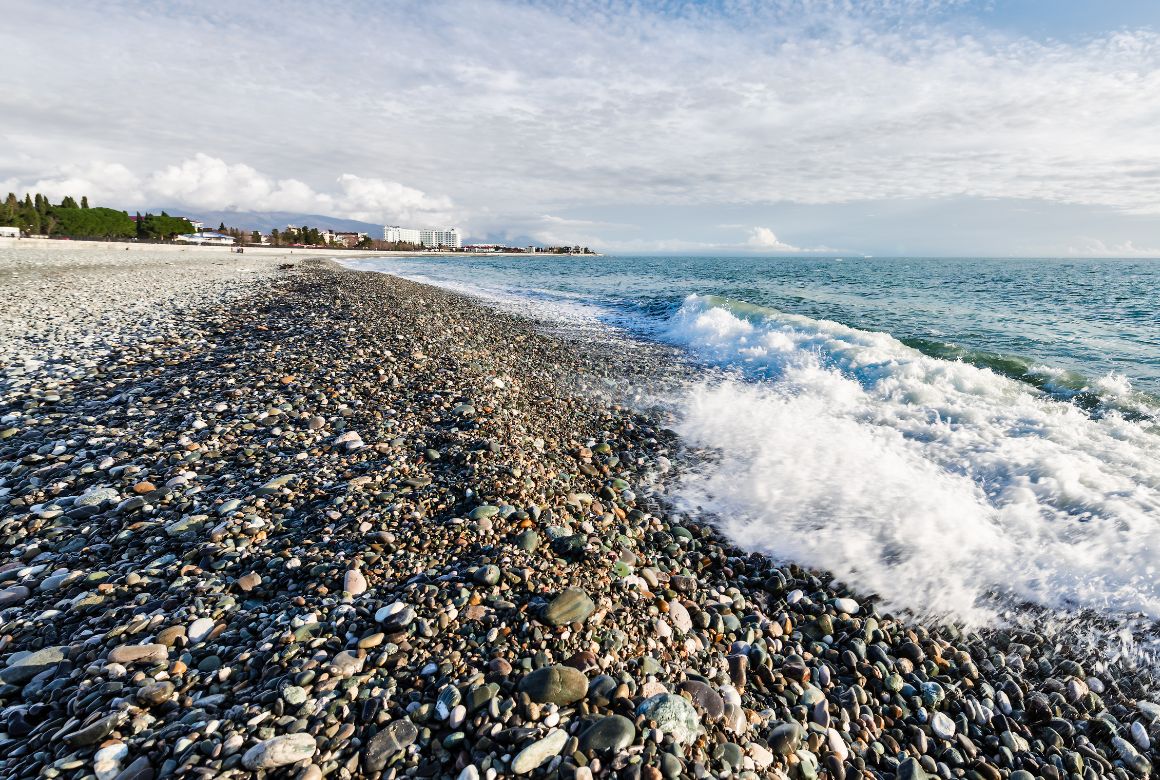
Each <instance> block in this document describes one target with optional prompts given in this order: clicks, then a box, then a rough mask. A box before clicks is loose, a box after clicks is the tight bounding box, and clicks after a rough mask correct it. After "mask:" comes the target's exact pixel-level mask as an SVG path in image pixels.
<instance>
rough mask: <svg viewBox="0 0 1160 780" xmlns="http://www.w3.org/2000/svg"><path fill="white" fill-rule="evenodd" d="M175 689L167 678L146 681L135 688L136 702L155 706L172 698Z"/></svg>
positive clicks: (146, 705)
mask: <svg viewBox="0 0 1160 780" xmlns="http://www.w3.org/2000/svg"><path fill="white" fill-rule="evenodd" d="M175 690H177V689H176V688H175V687H174V685H173V683H171V682H169V681H168V680H161V681H159V682H151V683H146V684H145V685H142V686H141V687H140V688H138V689H137V702H138V703H139V704H141V705H142V706H145V707H156V706H157V705H159V704H164V703H165V702H167V701H169V700H170V699H172V698H173V693H174V691H175Z"/></svg>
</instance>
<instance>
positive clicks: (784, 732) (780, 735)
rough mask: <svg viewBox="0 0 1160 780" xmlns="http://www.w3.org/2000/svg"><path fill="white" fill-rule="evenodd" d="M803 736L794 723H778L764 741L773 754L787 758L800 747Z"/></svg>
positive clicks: (799, 727)
mask: <svg viewBox="0 0 1160 780" xmlns="http://www.w3.org/2000/svg"><path fill="white" fill-rule="evenodd" d="M804 736H805V734H804V733H803V731H802V727H801V726H799V725H798V724H796V723H792V722H791V723H779V724H777V725H776V726H774V727H773V728H772V729H770V731H769V736H767V737H766V739H765V741H766V742H767V743H768V744H769V747H770V748H771V749H772V750H773V752H775V753H779V754H781V755H783V756H788V755H790V754H791V753H793V752H794V751H795V750H797V749H798V747H799V746H800V745H801V742H802V738H803V737H804Z"/></svg>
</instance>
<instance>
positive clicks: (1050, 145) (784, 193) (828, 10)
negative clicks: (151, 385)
mask: <svg viewBox="0 0 1160 780" xmlns="http://www.w3.org/2000/svg"><path fill="white" fill-rule="evenodd" d="M6 14H7V21H6V23H5V25H4V27H3V28H0V48H3V49H4V50H5V51H6V52H7V53H8V56H7V58H6V60H7V61H8V62H9V67H10V69H11V70H15V73H13V74H12V78H11V79H9V81H8V84H7V85H6V87H5V89H3V90H0V116H3V117H4V121H3V122H0V190H4V191H7V190H15V191H20V192H23V191H25V190H40V191H45V192H48V193H50V194H53V195H54V196H60V195H63V194H74V195H77V194H81V193H87V194H88V195H89V196H90V198H92V199H93V200H95V201H99V202H103V203H109V204H112V205H117V206H119V207H123V208H128V209H135V208H147V207H150V206H154V207H155V206H160V205H166V206H180V207H182V208H183V209H185V210H187V211H189V212H190V213H192V214H196V212H197V211H198V210H199V209H200V210H205V211H211V210H212V211H217V210H221V209H238V210H259V211H298V212H305V213H323V214H333V215H335V216H343V217H349V218H354V219H363V220H366V221H371V222H375V223H390V224H395V223H402V224H411V225H441V224H456V225H458V226H460V227H461V228H462V229H464V230H465V231H466V232H467V233H468V235H469V236H472V237H474V238H476V239H501V240H502V239H510V240H513V241H515V240H521V241H522V240H527V239H533V240H536V241H540V242H544V243H554V242H561V243H583V244H587V245H590V246H593V247H595V248H599V249H601V250H603V251H607V252H643V253H651V252H694V253H755V254H798V253H839V254H873V255H890V254H932V255H976V254H977V255H1037V256H1042V255H1115V256H1153V255H1160V198H1158V197H1157V194H1158V193H1160V133H1158V132H1157V128H1160V34H1158V32H1157V31H1158V30H1160V4H1155V3H1144V2H1138V1H1137V0H1120V1H1119V2H1107V3H1095V2H1074V1H1073V2H1047V1H1046V0H1010V1H1009V2H1003V1H1002V0H989V1H988V2H960V1H957V0H872V1H870V2H857V3H855V2H852V0H850V1H848V2H843V1H841V0H817V1H815V2H805V1H804V0H767V1H766V2H756V1H755V0H718V1H717V2H712V3H693V2H675V1H674V2H636V3H625V2H614V1H613V0H571V1H570V2H559V3H557V2H546V1H544V0H539V1H537V0H526V1H522V2H516V1H514V0H474V1H473V2H467V0H435V1H433V2H417V0H398V1H397V2H386V3H384V2H371V0H343V1H341V2H335V3H328V4H327V6H326V9H325V11H324V12H323V11H320V10H319V9H318V6H317V5H316V4H311V3H306V2H300V1H299V0H280V2H276V3H259V2H256V1H255V0H235V1H234V2H230V3H228V4H227V3H221V2H216V0H208V1H206V2H197V3H194V2H184V1H181V2H164V3H162V2H117V1H116V0H113V1H111V2H108V3H103V4H100V5H99V6H96V5H93V4H91V3H82V2H78V1H77V0H61V2H57V3H53V4H51V5H45V4H43V3H34V2H26V1H25V0H16V2H13V3H9V4H7V6H6Z"/></svg>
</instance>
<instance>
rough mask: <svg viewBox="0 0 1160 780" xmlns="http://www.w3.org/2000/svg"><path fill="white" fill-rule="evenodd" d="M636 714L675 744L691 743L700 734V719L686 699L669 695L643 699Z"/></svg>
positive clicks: (664, 694)
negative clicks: (668, 736) (648, 721)
mask: <svg viewBox="0 0 1160 780" xmlns="http://www.w3.org/2000/svg"><path fill="white" fill-rule="evenodd" d="M637 713H638V714H639V715H643V716H644V717H645V718H647V719H648V720H650V721H653V722H654V723H655V724H656V728H657V729H658V730H660V732H661V733H662V734H669V735H671V736H672V738H673V739H674V740H675V741H676V742H677V743H687V742H692V741H693V740H695V739H696V738H697V737H698V736H700V734H701V732H702V728H701V719H700V717H699V716H698V715H697V711H696V710H695V709H693V705H692V704H691V703H690V702H689V700H688V699H685V698H683V697H681V696H677V695H676V694H671V693H662V694H660V695H658V696H653V697H651V698H648V699H645V700H644V701H643V702H641V703H640V705H639V706H638V707H637Z"/></svg>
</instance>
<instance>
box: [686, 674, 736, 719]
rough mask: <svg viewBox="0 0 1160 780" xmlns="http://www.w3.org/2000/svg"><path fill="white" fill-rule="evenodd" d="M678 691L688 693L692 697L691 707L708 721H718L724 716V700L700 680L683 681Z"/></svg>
mask: <svg viewBox="0 0 1160 780" xmlns="http://www.w3.org/2000/svg"><path fill="white" fill-rule="evenodd" d="M679 690H682V691H684V692H686V693H688V694H689V696H690V697H692V700H693V706H694V707H696V708H697V711H698V712H700V713H701V714H702V715H704V717H706V718H708V719H709V720H711V721H718V720H721V718H723V717H724V716H725V700H724V699H722V698H721V694H719V693H717V692H716V691H715V690H713V689H712V688H711V687H709V686H708V685H706V684H705V683H703V682H701V681H700V680H685V681H684V682H683V683H681V685H680V687H679Z"/></svg>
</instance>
